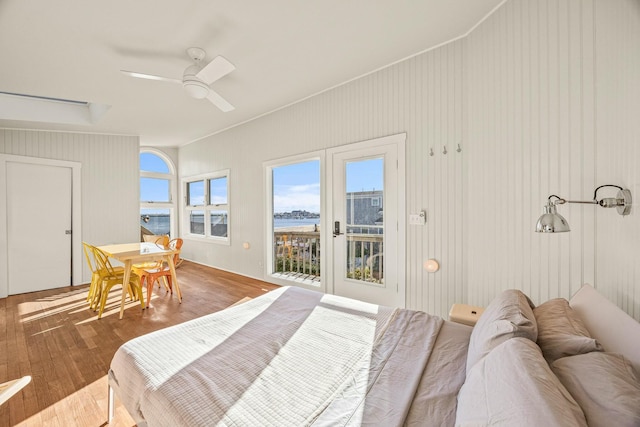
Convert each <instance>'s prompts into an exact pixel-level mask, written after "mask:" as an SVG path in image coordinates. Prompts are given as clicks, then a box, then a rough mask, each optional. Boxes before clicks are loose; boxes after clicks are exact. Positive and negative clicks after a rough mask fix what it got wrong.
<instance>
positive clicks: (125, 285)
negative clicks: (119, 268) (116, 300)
mask: <svg viewBox="0 0 640 427" xmlns="http://www.w3.org/2000/svg"><path fill="white" fill-rule="evenodd" d="M130 278H131V260H130V259H128V260H126V261H125V262H124V277H123V278H122V301H121V302H120V319H122V316H124V303H125V299H126V298H127V292H128V291H129V280H130Z"/></svg>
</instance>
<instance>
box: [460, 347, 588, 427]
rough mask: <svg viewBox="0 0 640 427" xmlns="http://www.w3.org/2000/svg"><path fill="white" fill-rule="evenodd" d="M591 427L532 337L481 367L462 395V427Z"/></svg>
mask: <svg viewBox="0 0 640 427" xmlns="http://www.w3.org/2000/svg"><path fill="white" fill-rule="evenodd" d="M488 425H491V426H505V427H506V426H518V427H528V426H531V427H539V426H563V427H567V426H586V425H587V422H586V420H585V417H584V414H583V413H582V410H581V409H580V406H578V404H577V403H576V401H575V400H574V399H573V397H571V395H570V394H569V392H568V391H567V390H566V389H565V388H564V387H563V386H562V384H561V383H560V381H559V380H558V378H557V377H556V376H555V375H554V374H553V372H551V368H549V364H548V363H547V362H546V361H545V360H544V357H542V353H541V352H540V348H539V347H538V346H537V345H536V343H534V342H533V341H531V340H529V339H526V338H513V339H510V340H507V341H505V342H504V343H502V344H500V345H499V346H498V347H496V348H495V349H493V350H492V351H491V353H489V354H488V355H487V356H486V357H484V358H483V359H482V360H480V361H479V362H478V363H476V364H475V365H474V366H473V367H472V368H471V371H470V372H469V373H468V374H467V379H466V380H465V383H464V385H463V386H462V388H461V389H460V393H459V394H458V407H457V409H456V426H488Z"/></svg>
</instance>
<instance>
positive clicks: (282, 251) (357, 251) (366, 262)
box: [273, 226, 384, 283]
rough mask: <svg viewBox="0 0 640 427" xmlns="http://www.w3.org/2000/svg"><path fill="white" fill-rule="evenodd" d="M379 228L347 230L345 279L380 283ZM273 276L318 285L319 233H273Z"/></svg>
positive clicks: (380, 229)
mask: <svg viewBox="0 0 640 427" xmlns="http://www.w3.org/2000/svg"><path fill="white" fill-rule="evenodd" d="M382 233H383V228H382V226H355V227H354V226H349V227H347V234H346V241H347V273H346V275H347V278H349V279H354V280H360V281H366V282H372V283H382V282H383V281H384V271H383V264H384V263H383V234H382ZM273 234H274V248H273V253H274V263H275V265H274V272H275V273H276V274H280V275H283V276H285V277H286V278H288V279H293V280H302V281H312V282H319V281H320V262H321V257H320V253H321V248H320V232H319V231H277V230H276V231H275V232H274V233H273Z"/></svg>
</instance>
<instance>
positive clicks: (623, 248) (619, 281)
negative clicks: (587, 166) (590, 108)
mask: <svg viewBox="0 0 640 427" xmlns="http://www.w3.org/2000/svg"><path fill="white" fill-rule="evenodd" d="M595 12H596V13H595V18H596V19H595V26H596V50H595V64H596V66H595V74H596V76H597V80H596V85H595V92H596V94H595V99H596V105H595V113H594V114H595V116H596V121H595V132H596V141H597V145H596V152H595V160H594V162H595V176H596V179H597V182H598V183H614V184H618V185H623V186H626V187H628V188H629V189H630V190H631V193H632V196H633V198H634V203H633V212H632V213H631V215H630V216H629V217H626V218H624V219H622V220H621V218H620V217H616V218H611V215H610V212H598V216H597V222H596V231H597V233H596V253H595V255H596V259H595V270H596V284H597V287H598V289H599V290H600V291H601V292H603V293H604V294H605V295H607V296H608V297H609V298H610V299H611V300H613V301H615V302H616V303H617V304H618V305H619V306H620V307H622V308H624V309H625V310H626V311H627V312H628V313H631V314H632V315H633V316H634V317H635V318H636V319H638V320H640V203H639V202H640V1H638V0H599V1H597V2H596V3H595ZM600 210H601V211H602V210H603V209H600ZM605 214H609V215H605ZM613 216H615V215H613Z"/></svg>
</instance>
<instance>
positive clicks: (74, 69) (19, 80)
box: [0, 0, 502, 146]
mask: <svg viewBox="0 0 640 427" xmlns="http://www.w3.org/2000/svg"><path fill="white" fill-rule="evenodd" d="M501 1H502V0H244V1H243V0H239V1H221V0H200V1H193V0H192V1H179V0H173V1H171V0H136V1H131V0H112V1H96V0H59V1H51V0H28V1H27V0H1V1H0V91H2V92H12V93H23V94H29V95H37V96H46V97H53V98H64V99H72V100H79V101H87V102H91V103H98V104H108V105H111V109H110V110H109V111H108V112H107V113H106V114H105V115H104V117H103V118H102V119H101V120H100V121H99V122H98V123H97V124H94V125H85V126H81V125H62V124H51V123H38V122H25V121H16V120H1V119H0V127H7V128H25V129H48V130H67V131H80V132H98V133H110V134H126V135H139V136H140V141H141V144H143V145H155V146H178V145H183V144H186V143H188V142H191V141H194V140H196V139H199V138H202V137H204V136H207V135H210V134H212V133H215V132H218V131H220V130H223V129H226V128H229V127H231V126H234V125H237V124H239V123H242V122H246V121H248V120H251V119H253V118H255V117H258V116H260V115H263V114H265V113H268V112H270V111H273V110H275V109H278V108H280V107H283V106H285V105H288V104H291V103H294V102H296V101H299V100H301V99H304V98H306V97H308V96H311V95H313V94H315V93H318V92H321V91H323V90H325V89H328V88H330V87H333V86H336V85H339V84H341V83H344V82H346V81H349V80H351V79H353V78H356V77H358V76H361V75H364V74H366V73H369V72H371V71H373V70H376V69H379V68H381V67H384V66H386V65H389V64H391V63H394V62H396V61H398V60H401V59H404V58H407V57H409V56H411V55H414V54H417V53H419V52H422V51H424V50H426V49H429V48H431V47H433V46H437V45H439V44H441V43H444V42H447V41H449V40H451V39H454V38H456V37H459V36H461V35H463V34H465V33H466V32H468V31H469V29H471V28H472V27H473V26H474V25H475V24H476V23H478V22H479V21H480V20H481V19H482V18H483V17H484V16H485V15H487V14H488V13H489V12H490V11H491V10H492V9H493V8H494V7H496V6H497V5H498V4H499V3H501ZM190 46H197V47H201V48H203V49H205V50H206V51H207V58H206V60H207V61H209V60H211V59H212V58H213V57H215V56H216V55H223V56H224V57H226V58H227V59H228V60H230V61H231V62H232V63H233V64H235V66H236V70H235V71H233V72H232V73H231V74H229V75H227V76H225V77H223V78H222V79H220V80H219V81H217V82H215V83H214V84H213V85H212V87H213V89H215V90H216V91H217V92H218V93H220V94H221V95H222V96H223V97H224V98H226V99H227V100H228V101H229V102H231V103H232V104H233V105H234V106H235V107H236V109H235V110H234V111H231V112H228V113H223V112H221V111H220V110H218V109H217V108H216V107H214V106H213V105H212V104H210V103H209V102H208V101H207V100H196V99H192V98H189V97H188V96H187V95H186V94H185V93H184V90H183V88H182V87H181V86H180V85H177V84H172V83H168V82H161V81H151V80H141V79H134V78H132V77H128V76H126V75H124V74H122V73H120V71H119V70H121V69H126V70H133V71H139V72H143V73H149V74H158V75H162V76H166V77H173V78H177V79H180V78H181V77H182V72H183V70H184V69H185V68H186V67H187V66H188V65H189V64H190V59H189V58H188V57H187V55H186V53H185V50H186V48H188V47H190Z"/></svg>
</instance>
